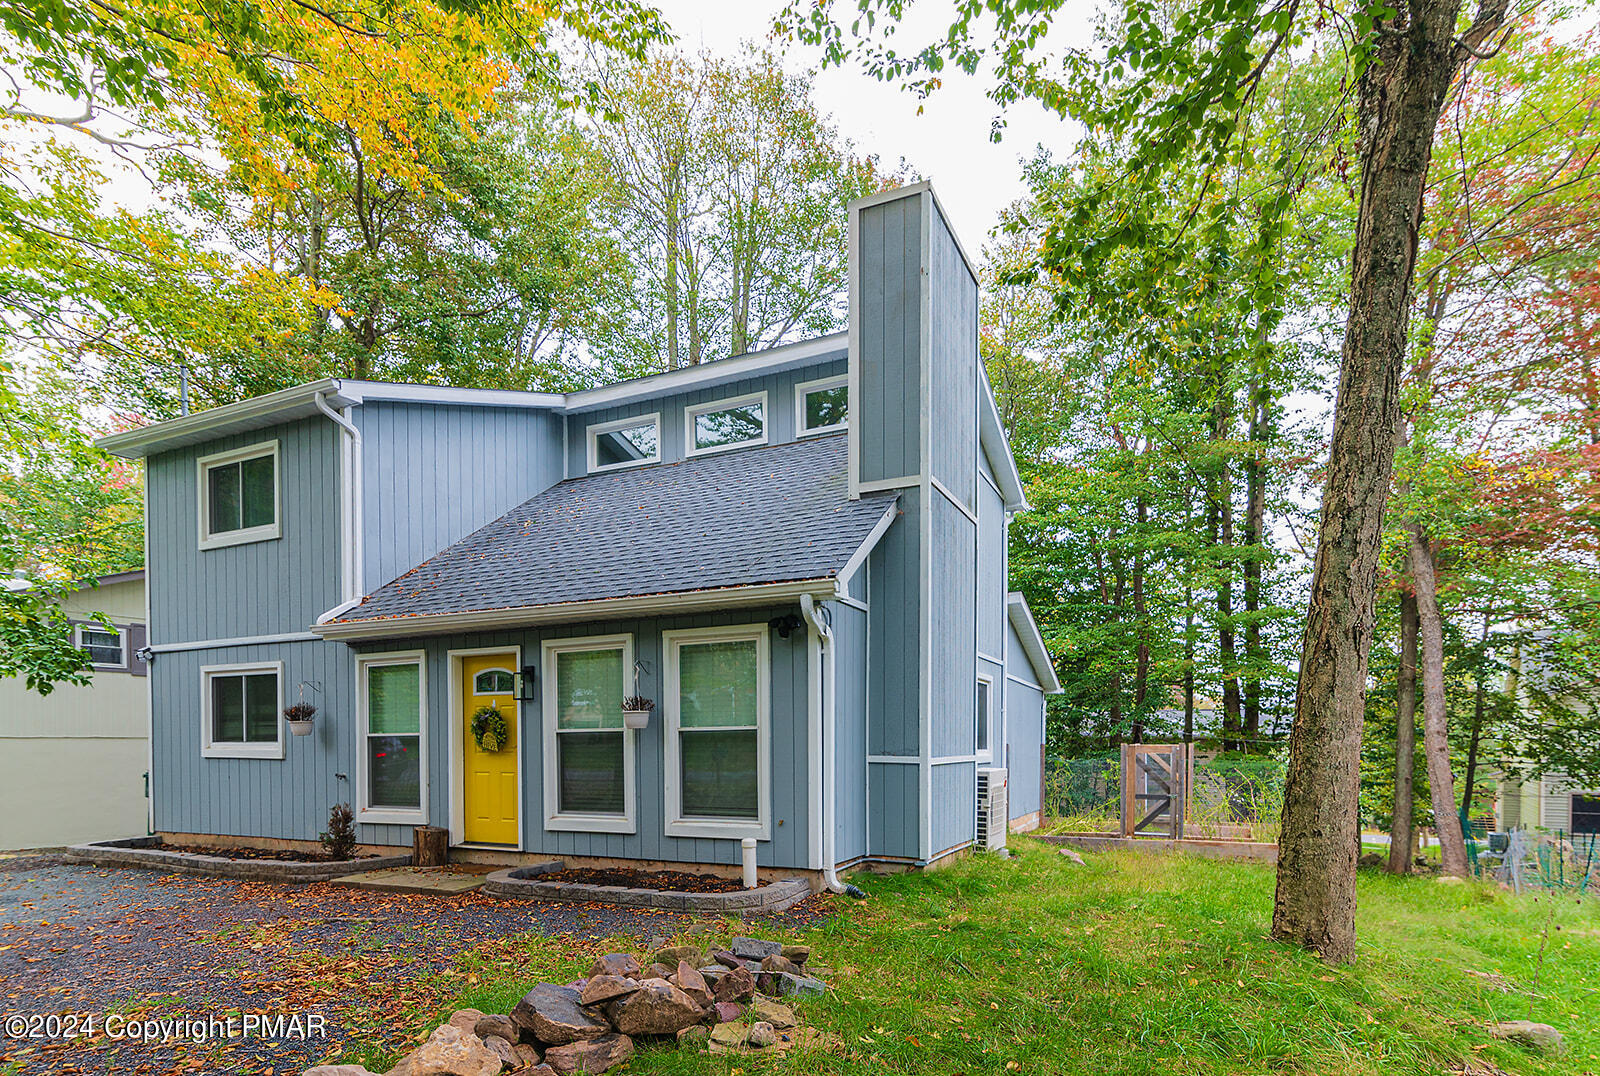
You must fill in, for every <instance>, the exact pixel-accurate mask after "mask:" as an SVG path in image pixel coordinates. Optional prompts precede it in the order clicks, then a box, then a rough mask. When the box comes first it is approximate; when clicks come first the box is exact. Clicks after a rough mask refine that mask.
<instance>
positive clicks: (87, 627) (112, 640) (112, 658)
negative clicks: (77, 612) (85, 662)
mask: <svg viewBox="0 0 1600 1076" xmlns="http://www.w3.org/2000/svg"><path fill="white" fill-rule="evenodd" d="M77 636H78V638H77V645H78V649H80V650H87V651H88V652H89V664H90V665H93V666H94V667H95V668H96V669H126V668H127V667H128V650H127V644H126V641H125V640H124V638H123V635H122V631H121V629H119V628H108V627H106V626H105V625H104V624H79V625H78V627H77Z"/></svg>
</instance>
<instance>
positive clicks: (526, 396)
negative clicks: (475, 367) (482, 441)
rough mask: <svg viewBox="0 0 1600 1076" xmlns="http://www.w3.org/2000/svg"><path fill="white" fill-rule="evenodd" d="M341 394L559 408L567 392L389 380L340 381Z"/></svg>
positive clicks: (398, 400)
mask: <svg viewBox="0 0 1600 1076" xmlns="http://www.w3.org/2000/svg"><path fill="white" fill-rule="evenodd" d="M340 385H341V391H342V393H343V395H345V396H348V397H351V398H352V399H354V400H355V401H356V402H362V401H366V400H386V401H392V402H394V403H431V404H464V405H467V406H470V407H526V408H533V409H540V408H543V409H546V410H556V411H559V410H560V409H561V408H562V407H564V406H565V405H566V399H567V398H566V396H565V395H564V394H562V393H559V392H524V391H522V390H521V389H465V388H458V387H456V386H454V385H405V384H400V383H398V382H392V381H343V382H341V383H340Z"/></svg>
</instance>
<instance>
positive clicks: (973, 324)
mask: <svg viewBox="0 0 1600 1076" xmlns="http://www.w3.org/2000/svg"><path fill="white" fill-rule="evenodd" d="M930 238H931V242H930V243H929V255H930V260H931V262H932V264H931V265H930V267H929V277H928V287H929V289H930V290H931V292H932V301H933V310H932V318H933V336H932V340H931V348H930V366H931V369H930V374H931V377H932V383H931V385H930V386H929V387H928V392H929V405H930V418H931V421H930V423H929V427H928V428H929V439H930V440H931V441H932V444H931V445H930V446H929V447H930V453H931V457H932V473H933V475H934V477H936V478H938V479H939V481H940V482H941V483H942V484H943V485H944V486H945V488H946V489H948V490H949V491H950V492H951V493H953V494H954V495H955V497H956V499H957V500H958V501H960V502H961V504H962V505H963V506H964V507H966V509H967V510H968V511H972V512H975V511H976V510H977V495H978V491H977V486H978V478H977V465H978V455H979V449H978V282H977V280H976V279H974V278H973V276H972V273H971V271H970V270H969V269H968V268H967V263H966V259H965V258H963V257H962V255H961V249H960V247H959V246H958V245H957V243H956V240H955V236H953V235H952V234H951V232H950V229H949V225H948V223H947V222H946V221H945V219H944V217H943V215H942V214H941V213H940V212H939V210H938V207H937V206H935V207H934V210H933V234H932V236H931V237H930Z"/></svg>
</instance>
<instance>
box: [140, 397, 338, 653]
mask: <svg viewBox="0 0 1600 1076" xmlns="http://www.w3.org/2000/svg"><path fill="white" fill-rule="evenodd" d="M339 436H340V434H339V431H338V429H337V427H335V426H334V424H333V423H332V422H330V421H328V420H327V419H325V418H308V419H302V420H300V421H297V422H289V423H284V424H282V425H278V426H272V427H269V428H267V429H262V430H254V431H251V432H249V433H243V434H236V435H234V436H230V437H222V438H218V439H217V440H215V441H207V442H205V443H203V444H199V445H191V446H187V447H184V448H179V449H173V450H172V451H169V452H162V453H159V454H157V455H154V456H151V457H150V459H149V460H148V461H147V462H146V469H145V475H146V477H145V505H146V512H147V515H148V517H149V521H150V523H149V525H150V536H149V549H148V565H147V567H148V571H149V574H148V576H147V578H148V579H149V581H150V638H151V640H152V641H153V642H156V643H176V642H198V641H203V640H207V639H232V638H240V637H244V636H252V635H277V634H282V633H285V632H296V631H305V630H306V628H307V626H308V625H310V624H312V623H313V622H314V621H315V620H316V619H317V617H318V616H320V615H321V614H322V613H323V612H324V611H325V610H327V609H328V608H330V607H331V606H334V605H337V604H338V602H339V601H340V596H341V594H342V582H341V579H340V571H341V563H342V562H341V545H340V538H341V529H340V519H339V511H340V493H339V442H338V438H339ZM268 441H277V442H278V446H279V449H278V451H279V469H280V471H279V475H278V481H279V485H280V489H281V508H282V515H283V518H282V519H281V520H280V521H279V522H280V525H281V527H282V537H280V538H276V539H272V540H270V541H265V542H249V543H246V544H243V545H234V546H224V547H222V548H220V549H201V548H200V547H199V544H200V543H199V527H200V523H199V519H200V494H199V478H198V474H199V471H198V465H197V462H196V461H198V460H199V459H200V458H201V457H203V456H209V455H212V454H213V453H217V452H225V451H228V450H230V449H235V448H242V447H244V446H246V445H254V444H258V443H262V442H268Z"/></svg>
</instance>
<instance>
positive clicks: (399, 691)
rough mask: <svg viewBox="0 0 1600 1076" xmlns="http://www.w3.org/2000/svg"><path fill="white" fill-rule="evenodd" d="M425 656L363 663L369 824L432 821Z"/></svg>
mask: <svg viewBox="0 0 1600 1076" xmlns="http://www.w3.org/2000/svg"><path fill="white" fill-rule="evenodd" d="M422 661H423V655H422V654H420V653H416V652H410V653H404V654H373V655H370V656H367V657H363V658H361V659H360V661H359V662H358V663H357V668H358V675H359V677H360V688H361V698H360V703H359V711H358V712H359V719H360V725H361V761H360V765H361V810H360V812H359V814H360V819H361V821H363V822H381V823H394V824H400V825H408V824H415V823H421V822H426V821H427V785H426V774H427V772H428V770H427V764H426V761H427V760H426V743H425V737H424V733H423V730H424V728H425V727H426V725H427V696H428V692H427V675H426V673H425V672H424V671H423V666H422Z"/></svg>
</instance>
